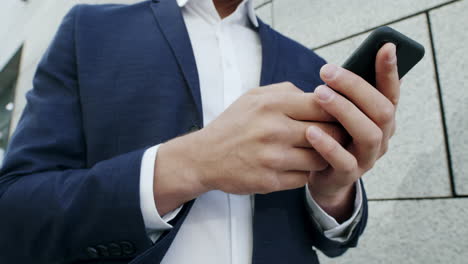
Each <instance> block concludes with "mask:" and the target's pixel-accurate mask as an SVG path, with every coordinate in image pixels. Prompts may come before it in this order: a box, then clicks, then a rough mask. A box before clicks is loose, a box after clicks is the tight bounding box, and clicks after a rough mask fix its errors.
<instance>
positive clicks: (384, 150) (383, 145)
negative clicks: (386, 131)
mask: <svg viewBox="0 0 468 264" xmlns="http://www.w3.org/2000/svg"><path fill="white" fill-rule="evenodd" d="M380 149H381V153H382V154H381V155H380V156H383V155H385V154H387V152H388V143H384V144H382V147H381V148H380Z"/></svg>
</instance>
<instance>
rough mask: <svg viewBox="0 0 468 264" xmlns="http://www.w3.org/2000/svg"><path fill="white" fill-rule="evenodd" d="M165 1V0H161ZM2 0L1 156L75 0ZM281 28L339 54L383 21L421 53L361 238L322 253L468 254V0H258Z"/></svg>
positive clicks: (377, 171) (414, 259) (372, 176)
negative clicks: (340, 250)
mask: <svg viewBox="0 0 468 264" xmlns="http://www.w3.org/2000/svg"><path fill="white" fill-rule="evenodd" d="M164 1H171V0H164ZM132 2H139V1H135V0H114V1H112V0H106V1H97V0H95V1H91V0H86V1H78V0H74V1H72V0H41V1H38V0H24V1H23V0H3V1H2V3H1V7H0V25H1V26H0V39H2V41H1V42H0V162H1V160H2V156H3V152H4V149H5V147H6V145H7V142H8V137H9V135H10V134H11V133H12V132H13V131H14V129H15V127H16V124H17V122H18V120H19V117H20V115H21V112H22V109H23V108H24V106H25V103H26V102H25V97H24V95H25V93H26V92H27V91H28V90H29V89H31V87H32V79H33V76H34V72H35V70H36V67H37V64H38V62H39V60H40V58H41V56H42V55H43V53H44V51H45V50H46V48H47V46H48V44H49V43H50V41H51V39H52V37H53V36H54V34H55V32H56V30H57V27H58V25H59V24H60V21H61V19H62V18H63V16H64V15H65V14H66V12H67V11H68V10H69V9H70V8H71V7H72V6H73V5H75V4H77V3H124V4H131V3H132ZM256 6H257V14H258V15H259V16H260V17H261V18H262V19H263V20H264V21H266V22H267V23H269V24H271V25H272V26H273V27H274V28H275V29H277V30H279V31H280V32H282V33H283V34H285V35H287V36H289V37H291V38H293V39H295V40H297V41H299V42H300V43H302V44H303V45H305V46H307V47H309V48H311V49H313V50H315V51H316V52H317V53H318V54H319V55H321V56H323V57H324V58H325V59H327V60H328V61H329V62H332V63H336V64H341V63H342V62H343V61H344V60H345V59H346V57H347V56H348V55H349V54H350V53H351V52H352V51H353V50H354V49H355V48H356V47H357V46H358V45H359V43H360V42H361V41H362V40H363V39H364V38H365V36H367V35H368V34H369V32H370V31H371V30H372V29H375V28H376V27H379V26H382V25H389V26H391V27H394V28H395V29H397V30H399V31H401V32H402V33H405V34H407V35H408V36H410V37H412V38H414V39H416V40H417V41H419V42H420V43H422V44H423V45H424V46H425V48H426V56H425V58H424V59H423V60H422V62H421V63H420V64H418V65H417V66H416V67H415V68H414V70H413V71H411V72H410V73H409V74H408V75H407V77H405V81H404V83H403V86H402V91H401V101H400V103H399V110H398V117H397V118H398V125H399V127H398V130H397V133H396V135H395V138H394V139H393V141H392V144H391V146H390V151H389V153H388V154H387V155H386V156H385V157H384V158H383V159H382V160H381V161H380V162H379V163H378V165H377V166H376V168H374V170H372V171H371V172H370V173H368V175H366V176H365V182H366V186H367V190H368V196H369V198H370V200H371V201H370V202H369V206H370V209H369V210H370V219H369V224H368V228H367V231H366V233H365V234H364V236H363V238H362V240H361V242H360V245H359V248H358V249H354V250H351V251H349V252H348V253H347V254H345V255H344V256H343V257H341V258H337V259H328V258H326V257H324V256H323V255H321V260H322V262H323V263H467V259H468V251H467V250H466V249H467V248H468V225H466V223H465V222H466V220H467V219H468V117H467V116H468V73H467V71H466V69H467V68H468V45H466V43H468V15H467V14H468V0H456V1H445V0H414V1H406V0H379V1H365V0H346V1H345V0H335V1H319V0H256Z"/></svg>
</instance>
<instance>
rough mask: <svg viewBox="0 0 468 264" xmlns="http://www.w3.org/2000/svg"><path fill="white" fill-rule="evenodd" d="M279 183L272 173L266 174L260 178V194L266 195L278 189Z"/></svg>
mask: <svg viewBox="0 0 468 264" xmlns="http://www.w3.org/2000/svg"><path fill="white" fill-rule="evenodd" d="M280 187H281V186H280V182H279V180H278V178H277V176H276V175H275V174H274V173H271V174H266V175H264V176H263V177H260V182H259V187H258V189H259V192H260V193H261V194H267V193H271V192H274V191H277V190H279V189H280Z"/></svg>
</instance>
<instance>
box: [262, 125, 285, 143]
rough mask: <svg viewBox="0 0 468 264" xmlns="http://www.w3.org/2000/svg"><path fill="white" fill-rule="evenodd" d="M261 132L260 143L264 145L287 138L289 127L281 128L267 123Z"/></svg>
mask: <svg viewBox="0 0 468 264" xmlns="http://www.w3.org/2000/svg"><path fill="white" fill-rule="evenodd" d="M259 130H260V131H259V132H258V134H259V135H258V137H259V141H260V142H262V143H264V144H270V143H275V142H278V141H280V140H281V139H282V138H285V135H287V134H288V133H289V130H288V129H287V127H283V126H279V125H277V124H275V123H267V124H265V125H263V128H262V129H259Z"/></svg>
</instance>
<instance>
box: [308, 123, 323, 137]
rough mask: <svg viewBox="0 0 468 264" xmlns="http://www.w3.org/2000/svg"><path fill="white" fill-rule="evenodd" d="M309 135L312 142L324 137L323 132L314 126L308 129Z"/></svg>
mask: <svg viewBox="0 0 468 264" xmlns="http://www.w3.org/2000/svg"><path fill="white" fill-rule="evenodd" d="M307 134H308V135H309V138H310V139H311V140H317V139H319V138H320V136H321V135H322V133H321V131H320V129H319V128H317V127H314V126H310V127H309V128H308V129H307Z"/></svg>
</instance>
